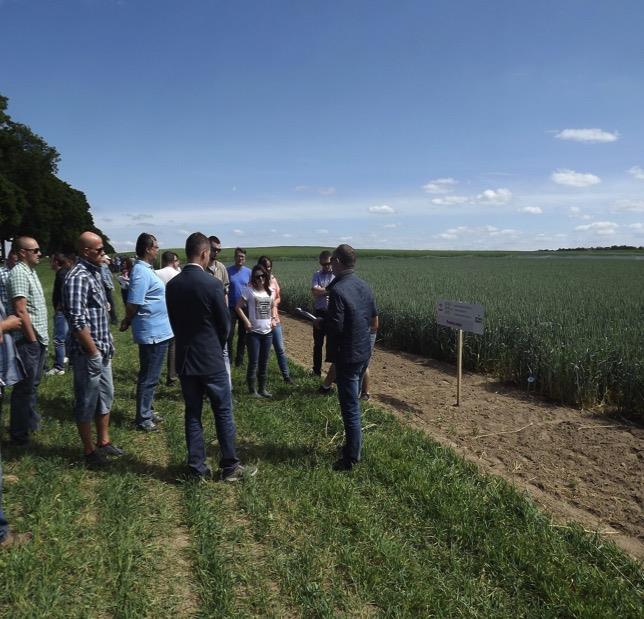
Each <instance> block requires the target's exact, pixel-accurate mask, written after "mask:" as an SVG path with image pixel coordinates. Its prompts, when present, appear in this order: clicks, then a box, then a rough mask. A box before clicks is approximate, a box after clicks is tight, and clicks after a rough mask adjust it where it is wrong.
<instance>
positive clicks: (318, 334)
mask: <svg viewBox="0 0 644 619" xmlns="http://www.w3.org/2000/svg"><path fill="white" fill-rule="evenodd" d="M315 315H316V316H317V317H319V318H324V317H325V316H326V310H320V309H318V310H315ZM325 337H326V331H325V330H324V325H322V326H321V327H320V328H319V329H316V328H315V327H313V373H314V374H317V375H318V376H319V375H320V374H321V373H322V348H323V347H324V338H325Z"/></svg>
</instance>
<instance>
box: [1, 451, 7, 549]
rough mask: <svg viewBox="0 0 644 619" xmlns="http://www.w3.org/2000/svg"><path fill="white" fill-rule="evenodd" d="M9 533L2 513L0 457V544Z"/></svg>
mask: <svg viewBox="0 0 644 619" xmlns="http://www.w3.org/2000/svg"><path fill="white" fill-rule="evenodd" d="M8 533H9V523H8V522H7V519H6V518H5V515H4V512H3V511H2V456H1V455H0V542H1V541H2V540H3V539H4V538H5V537H7V535H8Z"/></svg>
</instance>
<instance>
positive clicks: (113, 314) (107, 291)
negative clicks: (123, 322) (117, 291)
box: [105, 288, 118, 324]
mask: <svg viewBox="0 0 644 619" xmlns="http://www.w3.org/2000/svg"><path fill="white" fill-rule="evenodd" d="M105 296H106V297H107V302H108V303H109V304H110V320H111V321H112V324H116V322H117V321H118V317H117V316H116V307H114V296H113V295H112V289H111V288H105Z"/></svg>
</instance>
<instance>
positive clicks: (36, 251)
mask: <svg viewBox="0 0 644 619" xmlns="http://www.w3.org/2000/svg"><path fill="white" fill-rule="evenodd" d="M23 249H24V251H29V252H31V253H32V254H42V251H40V247H32V248H29V249H25V248H24V247H23Z"/></svg>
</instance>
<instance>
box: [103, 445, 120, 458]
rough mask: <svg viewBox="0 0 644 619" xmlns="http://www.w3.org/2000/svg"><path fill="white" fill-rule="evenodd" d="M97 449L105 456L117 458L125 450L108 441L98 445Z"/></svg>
mask: <svg viewBox="0 0 644 619" xmlns="http://www.w3.org/2000/svg"><path fill="white" fill-rule="evenodd" d="M96 449H97V450H98V451H100V452H101V453H102V454H103V455H104V456H114V457H115V458H119V457H121V456H122V455H123V454H125V452H124V451H123V450H122V449H121V448H120V447H117V446H116V445H114V444H113V443H106V444H105V445H96Z"/></svg>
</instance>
